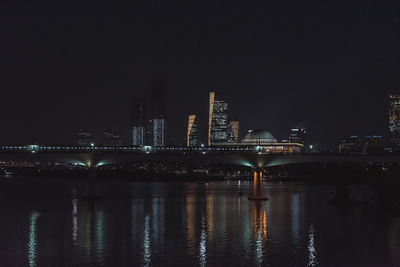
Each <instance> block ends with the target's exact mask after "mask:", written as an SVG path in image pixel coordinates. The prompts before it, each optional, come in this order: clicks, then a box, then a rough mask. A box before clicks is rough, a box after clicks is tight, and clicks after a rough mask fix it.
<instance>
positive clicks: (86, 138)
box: [77, 129, 93, 146]
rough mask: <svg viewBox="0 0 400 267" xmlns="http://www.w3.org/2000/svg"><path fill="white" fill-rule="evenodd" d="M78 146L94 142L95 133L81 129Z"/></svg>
mask: <svg viewBox="0 0 400 267" xmlns="http://www.w3.org/2000/svg"><path fill="white" fill-rule="evenodd" d="M77 139H78V146H90V145H91V144H92V143H93V135H92V132H91V131H89V130H83V129H80V130H79V132H78V136H77Z"/></svg>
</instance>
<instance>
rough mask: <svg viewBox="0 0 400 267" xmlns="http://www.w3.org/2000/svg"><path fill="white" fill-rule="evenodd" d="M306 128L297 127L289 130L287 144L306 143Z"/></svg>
mask: <svg viewBox="0 0 400 267" xmlns="http://www.w3.org/2000/svg"><path fill="white" fill-rule="evenodd" d="M306 133H307V131H306V128H305V127H304V126H303V125H298V126H296V127H294V128H292V129H290V134H289V142H290V143H299V144H303V145H304V144H305V142H306Z"/></svg>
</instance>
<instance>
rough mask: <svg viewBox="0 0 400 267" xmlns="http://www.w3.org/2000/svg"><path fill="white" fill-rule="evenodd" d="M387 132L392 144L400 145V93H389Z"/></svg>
mask: <svg viewBox="0 0 400 267" xmlns="http://www.w3.org/2000/svg"><path fill="white" fill-rule="evenodd" d="M389 104H390V107H389V133H390V141H391V143H392V144H393V145H396V146H399V145H400V95H394V94H390V95H389Z"/></svg>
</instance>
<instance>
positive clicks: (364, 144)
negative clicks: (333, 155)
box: [339, 135, 385, 154]
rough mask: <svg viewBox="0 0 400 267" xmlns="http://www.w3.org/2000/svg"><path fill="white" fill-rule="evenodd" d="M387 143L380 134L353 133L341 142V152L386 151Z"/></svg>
mask: <svg viewBox="0 0 400 267" xmlns="http://www.w3.org/2000/svg"><path fill="white" fill-rule="evenodd" d="M384 150H385V144H384V142H383V138H382V136H380V135H367V136H358V135H352V136H350V137H347V138H342V140H341V143H340V144H339V153H343V154H346V153H367V152H368V153H373V152H378V153H380V152H384Z"/></svg>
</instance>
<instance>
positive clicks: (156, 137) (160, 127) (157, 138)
mask: <svg viewBox="0 0 400 267" xmlns="http://www.w3.org/2000/svg"><path fill="white" fill-rule="evenodd" d="M153 146H165V119H153Z"/></svg>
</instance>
